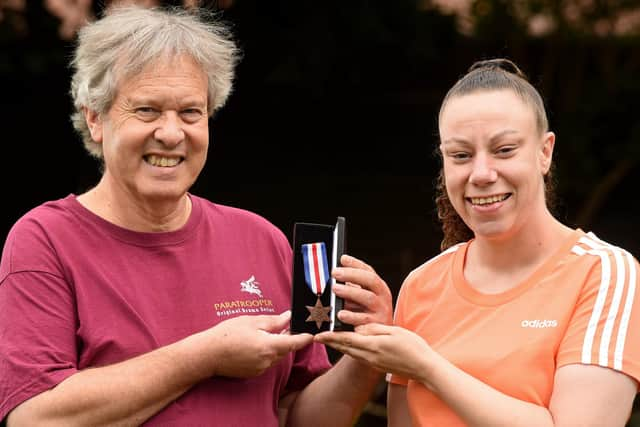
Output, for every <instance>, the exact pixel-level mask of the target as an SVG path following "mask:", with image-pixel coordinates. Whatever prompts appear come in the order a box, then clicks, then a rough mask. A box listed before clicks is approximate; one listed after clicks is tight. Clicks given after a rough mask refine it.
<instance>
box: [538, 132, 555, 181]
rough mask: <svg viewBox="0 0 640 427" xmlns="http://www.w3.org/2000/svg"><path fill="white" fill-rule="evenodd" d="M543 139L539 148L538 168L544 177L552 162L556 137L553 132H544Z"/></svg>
mask: <svg viewBox="0 0 640 427" xmlns="http://www.w3.org/2000/svg"><path fill="white" fill-rule="evenodd" d="M543 138H544V139H543V140H542V145H541V147H540V168H541V169H542V174H543V175H546V174H547V173H548V172H549V169H550V168H551V162H552V161H553V147H554V146H555V144H556V135H555V134H554V133H553V132H545V134H544V135H543Z"/></svg>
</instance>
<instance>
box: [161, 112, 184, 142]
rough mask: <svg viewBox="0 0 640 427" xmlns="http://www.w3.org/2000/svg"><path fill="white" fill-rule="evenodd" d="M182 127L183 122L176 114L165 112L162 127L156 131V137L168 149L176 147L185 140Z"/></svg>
mask: <svg viewBox="0 0 640 427" xmlns="http://www.w3.org/2000/svg"><path fill="white" fill-rule="evenodd" d="M182 126H183V123H182V120H181V119H180V116H179V115H178V114H177V113H176V112H173V111H165V112H164V113H163V117H162V120H161V121H160V125H159V126H158V127H157V128H156V130H155V133H154V137H155V139H156V140H158V141H160V142H162V143H163V144H164V145H166V146H167V147H175V146H176V145H178V144H180V143H181V142H182V141H183V140H184V130H183V129H182Z"/></svg>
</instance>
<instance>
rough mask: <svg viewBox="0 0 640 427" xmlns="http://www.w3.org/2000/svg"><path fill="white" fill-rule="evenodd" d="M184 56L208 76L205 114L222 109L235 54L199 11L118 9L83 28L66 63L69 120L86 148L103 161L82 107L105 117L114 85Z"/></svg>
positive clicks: (217, 26) (224, 31) (219, 28)
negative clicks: (70, 107) (68, 67)
mask: <svg viewBox="0 0 640 427" xmlns="http://www.w3.org/2000/svg"><path fill="white" fill-rule="evenodd" d="M181 55H188V56H190V57H191V58H193V59H194V60H195V61H196V63H198V64H199V65H200V66H201V67H202V69H203V71H204V72H205V74H206V75H207V77H208V83H209V84H208V87H209V89H208V102H207V108H208V114H209V116H212V115H213V113H214V112H215V111H216V110H217V109H219V108H220V107H222V106H223V105H224V103H225V101H226V100H227V97H228V96H229V93H230V92H231V89H232V86H233V78H234V71H235V66H236V64H237V62H238V59H239V50H238V48H237V47H236V44H235V42H234V41H233V39H232V37H231V33H230V31H229V28H228V26H227V25H226V24H224V23H223V22H221V21H220V20H218V19H215V16H213V13H212V12H208V11H206V10H203V9H198V8H192V9H181V8H145V7H141V6H121V7H116V8H113V9H110V10H109V11H108V12H107V13H106V14H105V16H104V17H103V18H101V19H99V20H97V21H94V22H92V23H89V24H87V25H85V26H84V27H83V28H82V29H81V30H80V31H79V33H78V44H77V47H76V50H75V55H74V57H73V60H72V62H71V66H72V67H73V69H74V73H73V77H72V80H71V97H72V99H73V103H74V107H75V111H74V112H73V114H72V116H71V119H72V122H73V126H74V128H75V129H76V130H77V131H78V132H79V133H80V135H81V137H82V140H83V142H84V145H85V148H86V149H87V150H88V151H89V153H91V154H92V155H93V156H95V157H97V158H100V159H101V158H102V145H101V144H98V143H96V142H95V141H93V139H92V138H91V134H90V132H89V128H88V126H87V123H86V121H85V117H84V113H83V108H88V109H91V110H93V111H95V112H97V113H98V114H104V113H106V112H107V111H109V109H110V108H111V104H112V103H113V100H114V98H115V96H116V88H117V86H118V83H119V82H120V81H122V80H123V79H126V78H128V77H131V76H132V75H134V74H136V73H139V72H141V71H142V70H143V69H144V67H145V66H147V65H149V64H152V63H154V62H155V61H157V60H160V59H164V58H165V57H168V58H172V57H177V56H181Z"/></svg>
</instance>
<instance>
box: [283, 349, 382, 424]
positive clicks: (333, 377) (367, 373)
mask: <svg viewBox="0 0 640 427" xmlns="http://www.w3.org/2000/svg"><path fill="white" fill-rule="evenodd" d="M382 378H383V374H382V373H380V372H379V371H376V370H374V369H372V368H371V367H370V366H369V365H366V364H363V363H361V362H358V361H356V360H354V359H352V358H351V357H349V356H343V357H342V358H341V359H340V360H339V361H338V363H336V365H335V366H334V367H333V368H331V369H330V370H329V371H328V372H327V373H325V374H324V375H321V376H320V377H318V378H316V379H315V380H314V381H313V382H312V383H311V384H309V385H308V386H307V387H306V388H305V389H304V390H303V391H302V392H301V393H300V394H299V395H298V396H297V398H296V400H295V401H294V402H293V404H292V407H291V408H290V409H289V413H288V419H287V426H290V427H297V426H302V427H310V426H326V425H331V426H335V427H340V426H352V425H353V422H354V421H355V419H356V418H357V417H358V416H359V415H360V413H361V412H362V409H363V408H364V406H365V405H366V404H367V402H368V401H369V399H370V398H371V395H372V393H373V391H374V389H375V387H376V385H377V384H378V383H379V382H380V381H381V380H382Z"/></svg>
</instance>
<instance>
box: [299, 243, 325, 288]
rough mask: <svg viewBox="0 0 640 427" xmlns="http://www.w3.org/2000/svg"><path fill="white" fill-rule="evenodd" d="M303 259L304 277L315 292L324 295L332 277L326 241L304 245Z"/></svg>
mask: <svg viewBox="0 0 640 427" xmlns="http://www.w3.org/2000/svg"><path fill="white" fill-rule="evenodd" d="M302 259H303V261H304V279H305V282H307V286H308V287H309V289H311V291H312V292H313V293H314V294H316V295H318V296H320V295H322V293H323V292H324V288H325V287H326V286H327V282H328V281H329V279H330V277H329V265H328V264H327V249H326V248H325V245H324V242H318V243H307V244H304V245H302Z"/></svg>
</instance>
